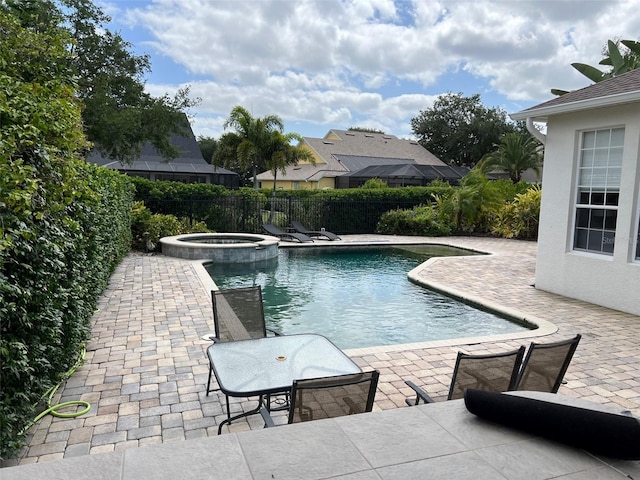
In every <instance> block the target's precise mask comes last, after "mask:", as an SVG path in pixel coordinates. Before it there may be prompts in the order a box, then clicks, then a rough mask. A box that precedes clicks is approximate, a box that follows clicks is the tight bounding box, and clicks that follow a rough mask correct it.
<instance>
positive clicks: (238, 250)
mask: <svg viewBox="0 0 640 480" xmlns="http://www.w3.org/2000/svg"><path fill="white" fill-rule="evenodd" d="M160 245H161V246H162V253H163V254H164V255H168V256H170V257H178V258H187V259H190V260H211V261H213V262H215V263H249V262H257V261H261V260H268V259H270V258H274V257H276V256H277V255H278V239H277V238H276V237H271V236H269V235H258V234H252V233H187V234H184V235H174V236H172V237H163V238H161V239H160Z"/></svg>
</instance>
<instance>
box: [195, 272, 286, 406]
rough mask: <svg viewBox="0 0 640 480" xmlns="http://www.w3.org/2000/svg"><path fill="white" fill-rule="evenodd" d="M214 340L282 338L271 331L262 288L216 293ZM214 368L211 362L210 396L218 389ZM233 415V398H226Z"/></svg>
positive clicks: (212, 339)
mask: <svg viewBox="0 0 640 480" xmlns="http://www.w3.org/2000/svg"><path fill="white" fill-rule="evenodd" d="M211 303H212V304H213V326H214V327H215V330H216V335H215V336H214V337H209V339H210V340H211V341H212V342H213V343H218V342H233V341H237V340H248V339H250V338H264V337H266V336H267V333H270V334H273V335H281V334H280V332H278V331H276V330H273V329H270V328H267V327H266V321H265V318H264V306H263V304H262V288H261V287H260V285H254V286H252V287H243V288H231V289H225V290H212V291H211ZM212 375H213V367H212V365H211V359H209V379H208V380H207V391H206V395H207V396H209V393H210V392H214V391H216V390H218V389H211V377H212ZM226 402H227V413H229V397H228V396H227V398H226Z"/></svg>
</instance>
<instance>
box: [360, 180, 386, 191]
mask: <svg viewBox="0 0 640 480" xmlns="http://www.w3.org/2000/svg"><path fill="white" fill-rule="evenodd" d="M360 188H369V189H376V188H388V185H387V182H385V181H384V180H380V179H379V178H370V179H369V180H367V181H366V182H364V184H363V185H362V186H361V187H360Z"/></svg>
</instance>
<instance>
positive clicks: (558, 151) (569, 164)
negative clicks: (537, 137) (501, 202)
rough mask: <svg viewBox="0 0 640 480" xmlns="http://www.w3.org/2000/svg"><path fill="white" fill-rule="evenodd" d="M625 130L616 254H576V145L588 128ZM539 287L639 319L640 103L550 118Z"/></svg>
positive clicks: (546, 147)
mask: <svg viewBox="0 0 640 480" xmlns="http://www.w3.org/2000/svg"><path fill="white" fill-rule="evenodd" d="M620 126H624V128H625V140H624V156H623V165H622V180H621V185H620V198H619V206H618V218H617V226H616V240H615V247H614V252H613V256H609V255H599V254H595V253H585V252H574V251H572V242H573V226H574V215H575V213H574V201H575V198H576V175H577V165H578V161H579V158H578V150H577V149H578V145H579V141H580V136H581V132H582V131H584V130H591V129H598V128H611V127H620ZM542 185H543V188H542V206H541V213H540V232H539V235H538V256H537V266H536V288H540V289H542V290H546V291H550V292H553V293H557V294H560V295H563V296H567V297H572V298H577V299H581V300H585V301H588V302H591V303H595V304H598V305H603V306H606V307H609V308H613V309H616V310H622V311H625V312H630V313H633V314H636V315H640V262H639V261H637V260H634V256H635V252H634V248H635V236H636V232H637V228H638V198H639V195H640V193H639V190H640V104H639V103H635V104H632V105H627V106H624V107H615V108H612V107H609V108H598V109H593V110H591V111H588V112H584V111H583V112H580V113H573V114H563V115H556V116H553V117H550V118H549V119H548V122H547V141H546V145H545V158H544V172H543V179H542Z"/></svg>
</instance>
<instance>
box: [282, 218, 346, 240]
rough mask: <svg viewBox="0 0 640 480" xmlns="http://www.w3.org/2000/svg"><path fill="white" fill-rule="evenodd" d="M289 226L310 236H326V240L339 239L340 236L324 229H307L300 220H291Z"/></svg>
mask: <svg viewBox="0 0 640 480" xmlns="http://www.w3.org/2000/svg"><path fill="white" fill-rule="evenodd" d="M291 228H293V229H294V230H295V231H296V232H298V233H302V234H304V235H307V236H308V237H312V238H319V239H321V238H323V237H324V238H326V239H327V240H341V238H340V237H339V236H338V235H336V234H335V233H333V232H328V231H326V230H320V231H317V230H307V229H306V228H305V226H304V225H302V223H300V222H291Z"/></svg>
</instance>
